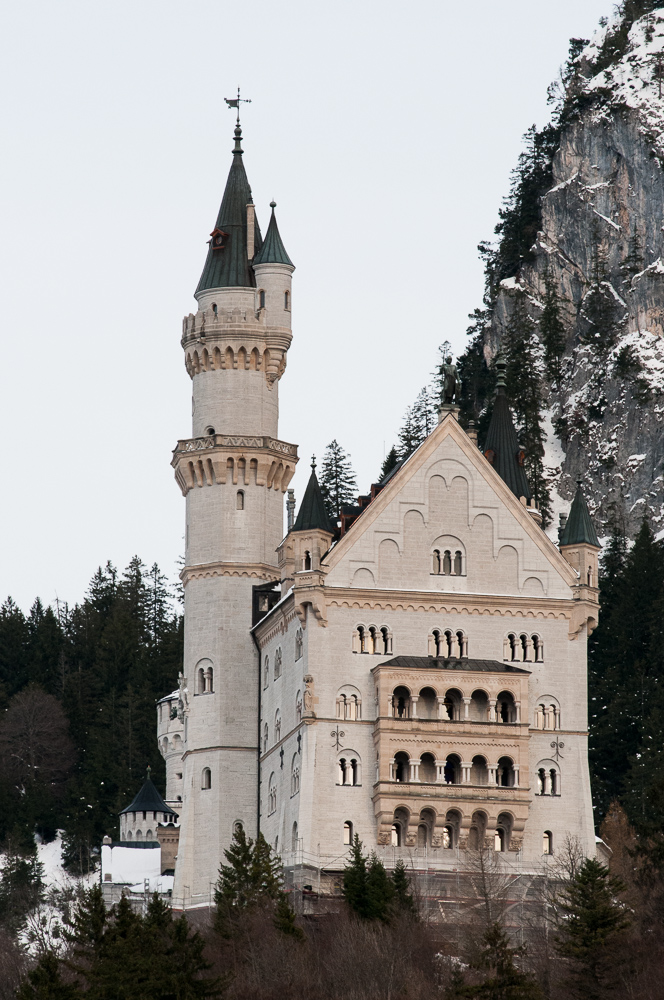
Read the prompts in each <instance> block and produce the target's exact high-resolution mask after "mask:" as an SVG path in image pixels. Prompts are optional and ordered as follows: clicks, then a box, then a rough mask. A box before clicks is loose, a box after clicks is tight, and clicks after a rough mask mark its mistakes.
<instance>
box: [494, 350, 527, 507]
mask: <svg viewBox="0 0 664 1000" xmlns="http://www.w3.org/2000/svg"><path fill="white" fill-rule="evenodd" d="M506 367H507V366H506V363H505V358H504V356H503V354H502V352H501V353H500V354H499V355H498V357H497V358H496V368H497V369H498V379H497V381H496V399H495V401H494V404H493V413H492V414H491V422H490V424H489V429H488V431H487V434H486V440H485V442H484V454H485V456H486V458H487V459H488V460H489V462H490V463H491V465H493V467H494V469H495V470H496V472H497V473H498V475H499V476H500V478H501V479H502V480H503V482H505V483H507V485H508V486H509V488H510V489H511V491H512V493H513V494H514V496H515V497H525V498H526V500H531V499H532V494H531V492H530V486H529V485H528V479H527V477H526V470H525V469H524V467H523V465H522V464H521V461H520V454H521V449H520V448H519V439H518V438H517V436H516V430H515V427H514V422H513V420H512V414H511V412H510V406H509V403H508V401H507V396H506V395H505V368H506Z"/></svg>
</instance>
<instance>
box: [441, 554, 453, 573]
mask: <svg viewBox="0 0 664 1000" xmlns="http://www.w3.org/2000/svg"><path fill="white" fill-rule="evenodd" d="M451 575H452V553H451V552H450V550H449V549H445V551H444V552H443V576H451Z"/></svg>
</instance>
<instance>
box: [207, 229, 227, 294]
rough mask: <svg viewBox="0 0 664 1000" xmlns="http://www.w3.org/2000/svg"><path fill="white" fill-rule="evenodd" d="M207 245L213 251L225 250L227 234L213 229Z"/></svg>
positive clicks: (221, 230)
mask: <svg viewBox="0 0 664 1000" xmlns="http://www.w3.org/2000/svg"><path fill="white" fill-rule="evenodd" d="M208 243H209V244H210V246H211V247H212V249H213V250H225V249H226V245H227V243H228V233H225V232H224V231H223V229H213V230H212V232H211V233H210V239H209V240H208ZM215 312H216V310H215Z"/></svg>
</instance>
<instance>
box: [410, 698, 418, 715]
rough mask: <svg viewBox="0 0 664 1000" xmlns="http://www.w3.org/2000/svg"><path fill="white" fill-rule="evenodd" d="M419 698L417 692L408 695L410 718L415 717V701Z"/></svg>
mask: <svg viewBox="0 0 664 1000" xmlns="http://www.w3.org/2000/svg"><path fill="white" fill-rule="evenodd" d="M419 699H420V696H419V694H411V696H410V717H411V719H416V718H417V703H418V701H419Z"/></svg>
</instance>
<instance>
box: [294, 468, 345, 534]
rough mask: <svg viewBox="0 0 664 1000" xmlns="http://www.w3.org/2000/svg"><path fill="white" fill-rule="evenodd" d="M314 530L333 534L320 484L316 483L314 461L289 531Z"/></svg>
mask: <svg viewBox="0 0 664 1000" xmlns="http://www.w3.org/2000/svg"><path fill="white" fill-rule="evenodd" d="M315 529H320V530H321V531H328V532H329V533H330V534H331V535H333V534H334V528H333V526H332V525H331V524H330V519H329V517H328V516H327V511H326V509H325V502H324V500H323V494H322V492H321V488H320V483H319V482H318V477H317V476H316V461H315V460H314V461H312V463H311V475H310V476H309V482H308V483H307V488H306V490H305V491H304V496H303V497H302V503H301V504H300V509H299V511H298V512H297V518H296V519H295V524H294V525H293V527H292V529H291V530H292V531H313V530H315Z"/></svg>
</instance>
